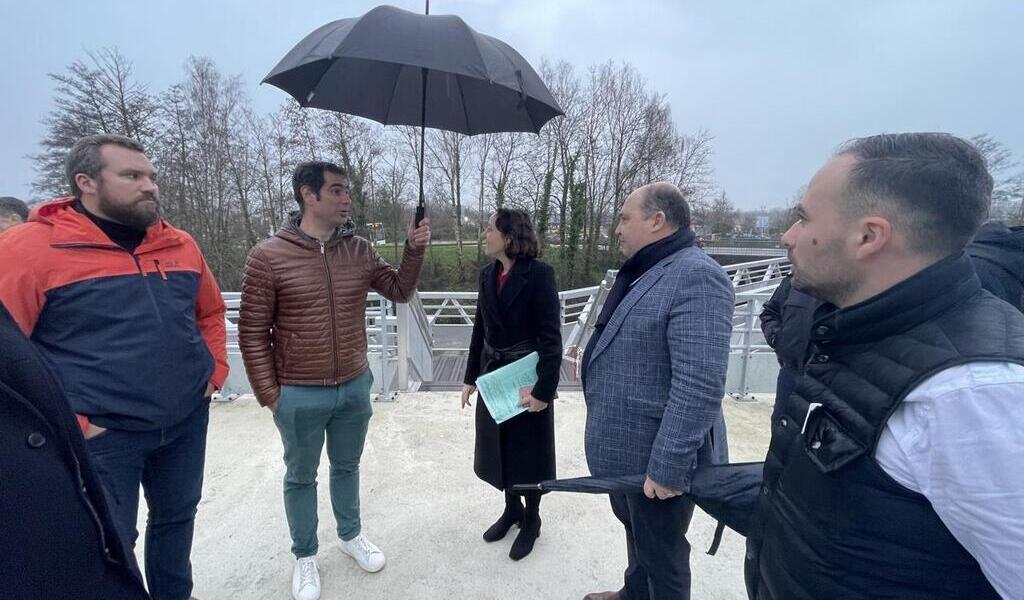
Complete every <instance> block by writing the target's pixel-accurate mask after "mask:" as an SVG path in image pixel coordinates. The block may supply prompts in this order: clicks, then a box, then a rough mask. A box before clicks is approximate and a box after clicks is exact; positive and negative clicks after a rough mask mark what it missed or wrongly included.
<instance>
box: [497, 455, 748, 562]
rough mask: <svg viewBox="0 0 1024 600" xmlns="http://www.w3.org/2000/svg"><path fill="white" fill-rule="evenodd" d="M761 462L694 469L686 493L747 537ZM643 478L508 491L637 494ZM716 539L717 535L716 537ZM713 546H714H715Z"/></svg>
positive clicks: (541, 485)
mask: <svg viewBox="0 0 1024 600" xmlns="http://www.w3.org/2000/svg"><path fill="white" fill-rule="evenodd" d="M763 471H764V463H761V462H757V463H731V464H725V465H702V466H699V467H697V469H696V470H695V471H694V472H693V477H692V478H691V479H690V490H689V491H688V492H686V495H687V496H689V497H690V498H691V499H692V500H693V502H694V504H696V505H697V506H699V507H700V508H701V510H703V511H704V512H706V513H708V514H709V515H711V517H712V518H714V519H717V520H718V522H719V523H722V524H724V525H728V526H729V528H730V529H732V530H734V531H736V532H737V533H739V534H740V535H743V536H745V535H747V531H748V529H749V526H750V516H751V515H752V514H753V513H754V509H755V507H756V506H757V496H758V492H759V490H760V489H761V481H762V472H763ZM645 479H646V475H625V476H621V477H576V478H573V479H552V480H549V481H542V482H540V483H531V484H525V485H513V486H512V490H513V491H518V492H526V491H533V490H541V491H544V492H577V493H582V494H640V493H643V485H644V480H645ZM716 537H717V536H716ZM715 545H716V546H717V544H715Z"/></svg>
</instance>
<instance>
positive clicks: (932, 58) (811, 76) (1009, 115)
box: [0, 0, 1024, 208]
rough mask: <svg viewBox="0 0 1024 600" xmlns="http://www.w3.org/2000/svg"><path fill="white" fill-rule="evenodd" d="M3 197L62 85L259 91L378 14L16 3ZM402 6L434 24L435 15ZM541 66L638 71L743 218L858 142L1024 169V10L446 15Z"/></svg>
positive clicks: (806, 4) (9, 48)
mask: <svg viewBox="0 0 1024 600" xmlns="http://www.w3.org/2000/svg"><path fill="white" fill-rule="evenodd" d="M0 3H2V6H0V10H2V12H0V90H2V96H0V134H2V135H0V195H16V196H20V197H22V198H29V197H30V185H31V181H32V178H33V171H32V168H31V162H30V161H29V160H28V159H27V158H26V156H27V155H29V154H33V153H35V152H37V151H38V143H39V140H40V138H41V137H42V134H43V126H42V125H41V120H42V119H43V117H44V116H45V115H46V114H47V112H48V111H49V110H50V109H51V108H52V99H51V96H52V92H53V84H52V82H51V80H50V79H49V78H48V77H47V73H53V72H60V71H62V70H64V68H65V67H66V66H67V65H68V64H69V63H71V62H72V61H74V60H76V59H81V58H84V57H85V52H86V50H96V49H100V48H104V47H114V46H116V47H117V48H119V49H120V51H121V52H122V53H123V54H124V55H125V56H126V57H128V58H129V59H130V60H132V61H133V63H134V65H135V72H136V76H137V77H138V79H140V80H141V81H143V82H146V83H148V84H149V86H150V89H151V90H152V91H162V90H163V89H165V88H166V87H167V86H168V85H169V84H171V83H173V82H175V81H178V80H180V79H181V78H182V76H183V73H184V70H183V69H184V63H185V59H186V58H187V57H188V56H190V55H195V56H207V57H210V58H211V59H213V60H214V62H215V63H216V64H217V65H218V67H219V68H220V69H221V70H222V71H223V72H225V73H227V74H232V75H234V74H238V75H241V76H242V77H243V78H244V80H245V81H246V82H247V83H248V91H249V94H250V97H251V98H252V100H253V102H254V103H255V105H256V107H257V108H258V109H259V110H261V111H270V110H273V109H274V108H275V107H277V106H278V105H279V104H280V102H281V101H282V100H283V99H284V97H285V95H284V93H283V92H281V91H280V90H278V89H276V88H272V87H269V86H259V85H257V84H258V82H259V80H260V79H262V77H263V76H264V75H265V74H266V72H267V71H268V70H269V69H270V68H271V67H272V66H273V65H274V64H275V63H276V62H277V61H278V60H279V59H280V58H281V57H282V56H283V55H284V54H285V53H286V52H287V51H288V50H289V49H290V48H291V47H292V46H293V45H294V44H295V43H297V42H298V41H299V40H300V39H301V38H302V37H303V36H305V35H306V34H307V33H309V32H310V31H312V30H313V29H315V28H316V27H318V26H320V25H322V24H324V23H325V22H328V21H331V20H335V19H339V18H344V17H350V16H356V15H359V14H362V13H363V12H365V11H367V10H369V9H370V8H372V7H373V6H374V5H375V4H374V3H373V2H363V1H334V2H324V1H323V0H320V1H316V2H313V1H307V0H289V1H287V2H282V1H281V0H275V1H265V0H245V1H239V0H202V1H198V0H174V1H173V2H159V3H157V2H139V1H138V0H134V1H131V2H129V1H114V0H92V1H89V2H83V1H81V0H77V1H64V0H60V1H52V0H51V1H40V2H25V1H22V0H0ZM393 3H394V4H396V5H398V6H400V7H402V8H406V9H410V10H422V9H423V2H422V0H416V1H408V0H401V1H398V0H396V1H395V2H393ZM431 13H434V14H441V13H454V14H458V15H460V16H461V17H463V18H464V19H465V20H466V21H467V22H468V23H469V24H470V25H471V26H473V27H474V28H476V29H477V30H478V31H481V32H482V33H487V34H490V35H494V36H496V37H499V38H501V39H503V40H505V41H506V42H508V43H509V44H511V45H512V46H513V47H515V48H516V49H517V50H519V52H520V53H521V54H522V55H523V56H524V57H526V59H527V60H529V61H530V62H531V63H533V64H534V65H537V64H538V63H539V62H540V60H541V59H542V58H548V59H552V60H558V59H564V60H567V61H569V62H571V63H573V64H575V65H577V66H578V67H586V66H588V65H591V64H596V63H601V62H605V61H607V60H610V59H611V60H620V61H628V62H630V63H632V64H633V65H634V66H636V67H637V68H638V69H639V70H640V72H641V73H643V75H644V76H645V77H646V78H647V80H648V82H649V84H650V86H651V88H652V89H655V90H658V91H660V92H663V93H665V94H666V95H667V97H668V99H669V101H670V103H671V105H672V110H673V115H674V117H675V121H676V123H677V125H678V127H679V128H680V130H682V131H684V132H688V131H695V130H697V129H699V128H705V129H707V130H709V131H710V132H711V134H712V135H713V136H714V151H715V155H714V167H715V180H716V184H717V185H718V187H720V188H721V189H724V190H725V191H727V192H728V194H729V196H730V197H731V198H732V199H733V201H734V202H735V203H736V205H737V206H739V207H740V208H758V207H760V206H775V205H782V204H784V203H785V202H786V201H787V200H788V199H790V198H791V197H792V196H793V194H794V193H795V192H796V190H797V189H798V188H799V187H800V186H802V185H803V184H804V183H806V181H807V180H808V179H809V178H810V176H811V175H812V174H813V173H814V171H815V170H816V169H817V168H818V167H819V166H820V165H821V163H822V162H823V161H824V160H825V159H826V158H827V156H828V155H829V153H830V152H831V151H832V149H833V148H834V147H835V146H836V145H837V144H839V143H840V142H842V141H843V140H846V139H848V138H851V137H856V136H861V135H868V134H872V133H879V132H894V131H911V130H929V131H939V130H941V131H949V132H951V133H954V134H957V135H962V136H971V135H974V134H977V133H985V132H987V133H989V134H991V135H993V136H995V138H996V139H998V140H1000V141H1001V142H1003V143H1004V144H1005V145H1006V146H1007V147H1008V148H1009V149H1010V150H1011V151H1012V152H1013V153H1014V155H1015V156H1016V157H1017V159H1019V160H1022V161H1024V1H1018V0H962V1H959V2H952V1H950V2H944V1H939V0H914V1H911V0H906V1H896V0H892V1H883V0H859V1H856V2H851V1H848V0H847V1H844V2H839V1H827V0H813V1H812V0H807V1H797V0H776V1H767V0H765V1H755V0H745V1H738V0H734V1H730V2H724V1H714V0H704V1H701V2H691V1H685V2H684V1H682V0H667V1H657V0H650V1H646V0H645V1H637V2H633V3H631V2H628V1H623V0H434V1H433V2H431Z"/></svg>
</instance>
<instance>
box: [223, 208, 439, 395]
mask: <svg viewBox="0 0 1024 600" xmlns="http://www.w3.org/2000/svg"><path fill="white" fill-rule="evenodd" d="M422 265H423V249H416V248H413V247H412V246H410V245H409V243H408V242H407V243H406V245H405V252H404V254H403V256H402V264H401V267H400V268H399V269H397V270H396V269H395V268H394V267H392V266H391V265H389V264H388V263H387V262H386V261H385V260H384V259H383V258H381V257H380V255H379V254H377V251H376V250H375V249H374V248H373V246H372V245H371V244H370V242H369V241H368V240H366V239H364V238H361V237H357V236H354V235H352V228H351V227H349V228H348V229H347V230H344V229H339V231H338V232H336V233H335V235H334V236H333V237H332V238H331V239H330V240H329V241H327V242H320V241H319V240H316V239H314V238H312V237H310V236H309V235H307V234H306V233H304V232H303V231H302V230H301V229H299V228H298V226H297V225H295V224H294V223H293V224H290V225H287V226H285V227H284V228H282V229H281V230H280V231H279V232H277V234H275V235H274V236H273V237H271V238H270V239H268V240H266V241H264V242H262V243H261V244H259V245H257V246H256V247H255V248H253V249H252V251H251V252H250V253H249V257H248V259H246V261H245V275H244V277H243V279H242V301H241V308H240V312H239V319H238V345H239V347H240V348H241V350H242V359H243V361H244V363H245V371H246V374H247V375H248V376H249V383H250V384H251V385H252V389H253V392H254V393H255V394H256V399H257V400H259V403H260V404H261V405H263V406H266V405H268V404H272V403H274V402H276V401H277V398H278V395H279V394H280V390H281V385H324V386H326V385H337V384H339V383H344V382H346V381H348V380H350V379H354V378H355V377H356V376H357V375H359V374H361V373H362V372H363V371H365V370H366V369H367V368H369V362H368V361H367V359H366V294H367V292H369V291H370V289H371V288H372V289H373V290H375V291H377V292H379V293H380V294H381V295H383V296H384V297H386V298H388V299H389V300H393V301H395V302H407V301H409V299H411V298H412V296H413V293H414V292H415V291H416V280H417V278H418V277H419V274H420V267H422Z"/></svg>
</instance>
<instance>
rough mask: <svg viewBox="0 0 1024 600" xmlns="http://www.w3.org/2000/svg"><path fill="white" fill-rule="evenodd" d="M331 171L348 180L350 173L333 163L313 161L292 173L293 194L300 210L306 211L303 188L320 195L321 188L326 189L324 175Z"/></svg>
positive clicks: (299, 165)
mask: <svg viewBox="0 0 1024 600" xmlns="http://www.w3.org/2000/svg"><path fill="white" fill-rule="evenodd" d="M327 171H330V172H331V173H334V174H335V175H338V176H340V177H344V178H346V179H348V173H346V172H345V169H342V168H341V167H339V166H338V165H336V164H334V163H332V162H326V161H322V160H311V161H309V162H303V163H299V164H298V165H297V166H296V167H295V171H294V172H293V173H292V192H293V193H294V194H295V201H296V202H298V203H299V210H300V211H301V210H305V208H306V207H305V206H303V204H302V187H303V186H307V187H309V189H311V190H313V192H314V193H317V194H319V193H320V188H322V187H324V173H325V172H327Z"/></svg>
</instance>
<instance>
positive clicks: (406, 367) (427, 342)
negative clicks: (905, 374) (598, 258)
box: [224, 257, 790, 399]
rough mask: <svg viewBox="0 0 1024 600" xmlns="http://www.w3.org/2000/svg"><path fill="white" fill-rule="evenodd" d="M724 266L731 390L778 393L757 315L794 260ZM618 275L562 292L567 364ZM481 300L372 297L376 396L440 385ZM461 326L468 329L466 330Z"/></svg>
mask: <svg viewBox="0 0 1024 600" xmlns="http://www.w3.org/2000/svg"><path fill="white" fill-rule="evenodd" d="M724 268H725V271H726V274H727V275H728V276H729V278H730V279H731V281H732V282H733V285H734V286H735V288H736V312H735V314H734V317H733V339H732V343H731V352H732V356H730V367H729V380H728V383H727V389H728V391H730V392H736V393H738V394H741V395H746V394H748V393H749V392H750V391H751V390H754V391H766V390H768V389H774V377H775V372H776V371H777V367H776V366H775V359H774V353H773V352H772V350H771V348H770V347H769V346H768V345H767V344H765V343H764V338H763V336H762V335H761V332H760V328H759V326H758V319H757V317H758V315H759V314H760V312H761V307H762V306H763V304H764V302H765V301H767V300H768V298H769V297H770V296H771V292H772V291H773V290H774V288H775V287H776V286H777V285H778V282H779V281H781V280H782V278H783V277H785V276H786V275H788V274H789V270H790V263H789V261H788V259H787V258H786V257H775V258H769V259H765V260H758V261H752V262H747V263H740V264H735V265H729V266H727V267H724ZM617 273H618V272H617V271H614V270H611V271H608V272H607V274H606V275H605V278H604V280H602V281H601V283H600V284H599V285H596V286H591V287H586V288H580V289H575V290H566V291H563V292H559V294H558V299H559V303H560V305H561V318H562V325H563V328H565V327H571V329H570V330H569V332H568V333H567V334H566V335H564V340H563V344H564V352H563V355H564V356H565V358H566V359H568V360H570V361H573V362H578V360H579V357H578V355H579V354H580V353H581V350H582V348H585V347H586V344H587V341H588V340H589V338H590V334H591V332H592V331H593V327H594V321H596V319H597V315H598V314H599V313H600V311H601V307H602V306H603V305H604V300H605V298H606V297H607V294H608V291H609V290H610V289H611V286H612V284H613V283H614V281H615V276H616V275H617ZM240 296H241V294H240V293H238V292H225V293H224V302H225V304H226V305H227V308H228V310H227V327H228V356H229V360H230V361H231V367H232V373H231V375H230V376H229V382H228V384H227V385H226V386H225V393H226V394H230V393H245V392H248V389H249V388H248V382H247V381H246V379H245V372H244V368H243V366H242V361H241V352H240V351H239V349H238V330H237V326H236V325H235V324H236V323H237V322H238V307H239V302H240ZM476 300H477V294H476V292H419V293H417V295H416V298H414V300H413V301H412V302H410V303H409V304H398V305H396V304H395V303H394V302H391V301H388V300H386V299H384V298H383V297H381V296H380V295H379V294H377V293H374V292H371V293H370V294H368V295H367V298H366V333H367V348H368V355H369V356H368V357H369V358H370V362H371V368H373V369H374V377H375V384H374V391H375V393H377V394H379V395H380V396H379V397H380V398H384V399H387V398H393V396H394V392H396V391H405V390H412V389H416V388H417V387H418V385H419V384H420V383H426V382H430V381H432V380H433V357H434V356H436V355H437V354H438V353H441V352H465V351H468V350H469V336H468V329H469V328H471V327H472V325H473V315H475V314H476ZM456 328H462V332H459V331H458V330H456ZM442 332H447V334H446V335H445V336H443V337H444V338H445V340H446V341H444V342H443V343H439V342H437V341H436V339H437V338H438V337H441V336H440V334H441V333H442ZM460 334H462V335H460ZM769 380H770V381H769ZM769 383H770V385H769ZM228 388H231V389H230V390H229V389H228Z"/></svg>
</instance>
